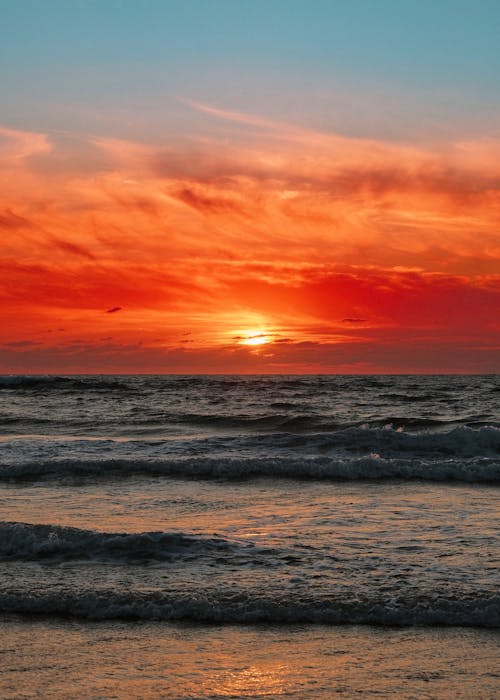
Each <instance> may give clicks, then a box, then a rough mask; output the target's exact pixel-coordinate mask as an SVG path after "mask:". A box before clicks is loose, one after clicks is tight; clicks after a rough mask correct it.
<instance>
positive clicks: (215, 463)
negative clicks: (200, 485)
mask: <svg viewBox="0 0 500 700" xmlns="http://www.w3.org/2000/svg"><path fill="white" fill-rule="evenodd" d="M137 475H145V476H156V477H161V476H165V477H181V478H186V479H218V480H241V479H249V478H257V477H266V478H272V479H277V478H287V479H305V480H309V479H310V480H331V481H344V480H347V481H351V480H352V481H354V480H387V479H401V480H415V479H418V480H423V481H432V482H449V481H457V482H468V483H489V484H496V483H500V460H499V459H495V458H488V457H476V458H473V459H467V460H463V459H455V458H449V459H444V458H443V459H439V460H428V459H418V458H412V459H401V458H395V459H391V458H383V457H380V456H379V455H377V454H372V455H369V456H366V457H345V458H340V457H335V458H333V457H288V456H285V457H267V458H266V457H260V458H255V457H248V458H245V457H228V456H224V457H186V458H177V459H176V458H165V459H140V458H134V457H132V458H129V459H60V460H54V459H51V460H36V461H33V462H25V463H22V464H4V465H0V481H4V482H22V481H40V480H42V481H43V480H67V479H102V478H104V479H109V478H126V477H130V476H137Z"/></svg>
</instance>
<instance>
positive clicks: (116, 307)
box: [106, 306, 123, 314]
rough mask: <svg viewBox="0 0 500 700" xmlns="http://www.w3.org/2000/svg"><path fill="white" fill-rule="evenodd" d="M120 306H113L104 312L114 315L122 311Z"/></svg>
mask: <svg viewBox="0 0 500 700" xmlns="http://www.w3.org/2000/svg"><path fill="white" fill-rule="evenodd" d="M122 309H123V307H122V306H113V307H112V308H111V309H108V310H107V311H106V313H107V314H116V312H117V311H122Z"/></svg>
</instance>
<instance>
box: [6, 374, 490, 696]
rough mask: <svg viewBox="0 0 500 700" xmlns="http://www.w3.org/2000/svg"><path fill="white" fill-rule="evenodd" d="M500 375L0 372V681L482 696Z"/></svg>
mask: <svg viewBox="0 0 500 700" xmlns="http://www.w3.org/2000/svg"><path fill="white" fill-rule="evenodd" d="M499 484H500V377H499V376H72V377H70V376H67V377H55V376H50V377H45V376H44V377H39V376H37V377H35V376H22V377H21V376H3V377H0V625H1V629H2V645H1V648H0V697H1V698H3V699H7V698H35V697H36V698H38V697H39V698H55V699H56V700H59V699H63V698H69V697H71V698H176V699H178V700H180V699H181V698H183V699H187V698H189V699H192V700H194V699H199V700H201V699H208V698H212V699H214V698H254V697H267V698H281V697H286V698H295V699H297V700H302V699H304V700H308V699H310V700H318V699H321V700H326V699H327V698H332V697H344V698H352V697H377V698H378V697H396V698H419V699H420V698H447V699H448V698H449V699H450V700H451V698H488V699H489V698H497V697H500V661H499V658H500V645H499V636H498V628H499V627H500V587H499V583H500V575H499V567H500V542H499V519H500V516H499V511H500V508H499V504H500V499H499Z"/></svg>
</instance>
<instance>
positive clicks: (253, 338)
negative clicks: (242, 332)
mask: <svg viewBox="0 0 500 700" xmlns="http://www.w3.org/2000/svg"><path fill="white" fill-rule="evenodd" d="M270 341H271V338H270V337H269V336H268V335H266V334H265V333H258V332H256V333H249V334H248V335H247V336H246V337H245V338H242V339H241V340H240V341H239V343H240V345H265V344H266V343H269V342H270Z"/></svg>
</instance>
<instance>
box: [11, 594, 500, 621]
mask: <svg viewBox="0 0 500 700" xmlns="http://www.w3.org/2000/svg"><path fill="white" fill-rule="evenodd" d="M0 612H1V613H8V614H12V613H14V614H21V615H29V616H33V615H55V616H62V617H67V618H76V619H84V620H114V619H119V620H143V621H152V620H165V621H186V622H195V623H209V624H250V625H257V624H286V625H288V624H323V625H343V624H357V625H380V626H390V627H411V626H416V625H427V626H460V627H464V626H468V627H485V628H498V627H500V598H499V596H498V595H492V594H488V593H485V594H481V593H478V594H476V595H474V596H473V597H472V596H470V597H467V598H465V599H461V598H455V597H448V598H446V596H438V595H436V596H433V595H426V596H424V595H423V594H422V595H419V596H418V597H413V596H410V595H409V596H408V597H404V596H403V595H401V596H398V598H397V599H395V600H387V599H384V598H382V597H380V598H378V597H375V598H372V599H370V598H363V597H361V596H358V597H356V598H351V599H348V600H346V599H345V597H338V598H336V597H335V596H334V595H332V596H328V597H323V598H319V599H315V598H306V597H301V598H298V599H296V600H291V599H290V597H289V596H287V597H286V598H285V597H281V596H279V595H275V596H273V595H270V594H268V593H265V592H262V594H259V593H255V594H252V593H251V592H247V591H242V590H237V591H231V592H229V591H226V590H224V591H217V590H216V591H206V590H199V591H197V592H196V593H195V594H189V593H186V594H179V593H177V592H175V593H171V594H169V593H166V592H163V591H162V592H144V593H143V592H129V593H117V592H115V591H99V592H97V591H89V592H86V593H85V592H79V593H72V592H61V593H56V594H44V593H40V592H37V593H31V594H29V595H26V594H22V593H16V592H11V593H9V592H4V593H2V594H0Z"/></svg>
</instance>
